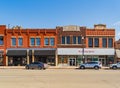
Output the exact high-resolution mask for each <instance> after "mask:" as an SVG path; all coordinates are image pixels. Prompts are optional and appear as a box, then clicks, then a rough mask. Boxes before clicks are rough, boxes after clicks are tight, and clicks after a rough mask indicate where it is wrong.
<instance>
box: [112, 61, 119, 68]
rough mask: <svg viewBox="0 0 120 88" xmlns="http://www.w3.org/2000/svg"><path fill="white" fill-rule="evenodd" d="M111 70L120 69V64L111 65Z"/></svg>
mask: <svg viewBox="0 0 120 88" xmlns="http://www.w3.org/2000/svg"><path fill="white" fill-rule="evenodd" d="M110 68H111V69H118V68H120V62H118V63H116V64H110Z"/></svg>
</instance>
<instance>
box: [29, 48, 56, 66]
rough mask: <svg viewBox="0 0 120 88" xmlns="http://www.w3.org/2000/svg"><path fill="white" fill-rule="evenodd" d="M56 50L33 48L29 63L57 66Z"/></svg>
mask: <svg viewBox="0 0 120 88" xmlns="http://www.w3.org/2000/svg"><path fill="white" fill-rule="evenodd" d="M55 55H56V49H51V48H45V49H42V48H39V49H36V48H33V49H32V50H29V62H30V63H31V62H34V61H39V62H43V63H46V64H48V65H51V66H55Z"/></svg>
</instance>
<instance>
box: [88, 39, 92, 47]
mask: <svg viewBox="0 0 120 88" xmlns="http://www.w3.org/2000/svg"><path fill="white" fill-rule="evenodd" d="M88 46H89V47H93V38H88Z"/></svg>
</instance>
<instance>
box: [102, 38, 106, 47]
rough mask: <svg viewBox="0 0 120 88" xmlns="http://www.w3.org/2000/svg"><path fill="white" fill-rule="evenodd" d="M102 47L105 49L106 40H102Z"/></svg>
mask: <svg viewBox="0 0 120 88" xmlns="http://www.w3.org/2000/svg"><path fill="white" fill-rule="evenodd" d="M102 46H103V47H107V38H103V39H102Z"/></svg>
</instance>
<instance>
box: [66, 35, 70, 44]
mask: <svg viewBox="0 0 120 88" xmlns="http://www.w3.org/2000/svg"><path fill="white" fill-rule="evenodd" d="M66 43H67V44H70V36H67V37H66Z"/></svg>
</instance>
